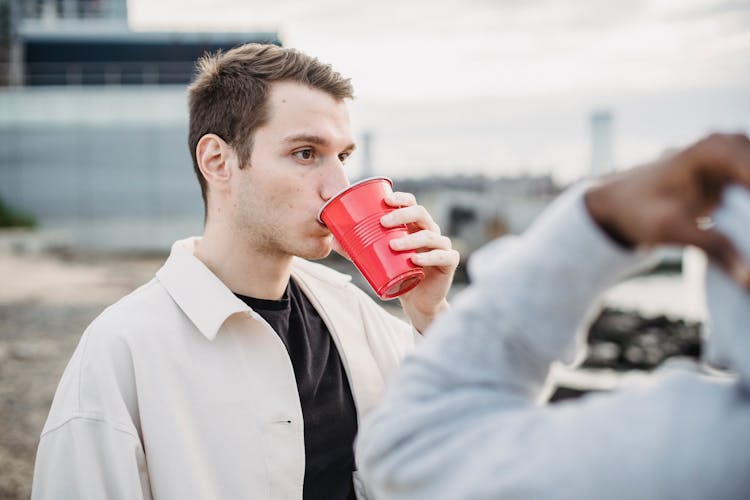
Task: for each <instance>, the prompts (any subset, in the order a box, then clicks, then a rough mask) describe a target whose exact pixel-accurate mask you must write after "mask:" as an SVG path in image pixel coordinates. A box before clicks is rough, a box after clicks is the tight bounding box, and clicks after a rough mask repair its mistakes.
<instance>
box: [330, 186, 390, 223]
mask: <svg viewBox="0 0 750 500" xmlns="http://www.w3.org/2000/svg"><path fill="white" fill-rule="evenodd" d="M379 180H384V181H388V184H390V185H391V186H393V181H392V180H391V179H390V178H389V177H385V176H382V175H376V176H374V177H367V178H365V179H361V180H359V181H357V182H355V183H354V184H351V185H349V186H347V187H345V188H344V189H341V190H340V191H339V192H338V193H336V194H334V195H333V196H331V198H330V199H329V200H328V201H327V202H325V203H324V204H323V206H322V207H320V210H318V222H320V223H321V224H324V222H323V219H321V218H320V216H321V215H323V210H325V209H326V207H327V206H328V205H329V204H330V203H331V202H333V201H334V200H336V199H337V198H339V197H341V195H343V194H344V193H346V192H348V191H349V190H351V189H354V188H355V187H357V186H359V185H360V184H364V183H366V182H370V181H379Z"/></svg>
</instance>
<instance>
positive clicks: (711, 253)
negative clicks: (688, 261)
mask: <svg viewBox="0 0 750 500" xmlns="http://www.w3.org/2000/svg"><path fill="white" fill-rule="evenodd" d="M673 231H674V234H673V235H672V238H673V239H674V241H675V242H676V243H683V244H688V245H693V246H696V247H698V248H700V249H701V250H703V251H704V252H705V253H706V255H707V256H708V258H709V259H711V261H713V262H715V263H716V264H717V265H718V266H719V267H721V268H722V269H724V271H726V272H727V273H728V274H729V275H730V276H732V278H733V279H734V280H735V281H737V282H738V283H739V284H740V285H741V286H743V287H745V288H750V263H748V262H746V261H745V259H743V258H742V256H741V255H740V253H739V252H738V251H737V249H736V248H735V246H734V245H733V244H732V242H731V240H729V238H727V237H726V236H724V235H723V234H721V233H720V232H718V231H716V230H715V229H701V228H699V227H698V226H697V225H696V224H694V223H691V221H689V220H685V221H684V222H681V223H675V224H674V226H673Z"/></svg>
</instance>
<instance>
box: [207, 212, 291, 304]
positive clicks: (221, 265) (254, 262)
mask: <svg viewBox="0 0 750 500" xmlns="http://www.w3.org/2000/svg"><path fill="white" fill-rule="evenodd" d="M195 256H196V257H197V258H198V259H199V260H200V261H201V262H203V263H204V264H205V265H206V267H208V268H209V269H210V270H211V272H213V273H214V274H215V275H216V276H217V277H218V278H219V279H220V280H221V281H222V282H223V283H224V284H225V285H226V286H227V288H229V289H230V290H231V291H232V292H234V293H238V294H240V295H246V296H248V297H255V298H258V299H268V300H278V299H280V298H281V297H282V296H283V295H284V290H286V287H287V284H288V283H289V276H290V274H291V265H292V257H291V256H288V255H271V254H269V253H267V252H266V253H264V252H262V251H260V250H259V249H257V248H256V247H255V246H254V245H253V244H252V242H249V241H246V239H243V238H242V237H241V236H239V235H236V233H235V234H234V235H232V233H231V232H228V231H213V230H210V228H209V227H206V232H205V234H204V236H203V238H202V239H201V240H200V241H199V242H197V244H196V246H195Z"/></svg>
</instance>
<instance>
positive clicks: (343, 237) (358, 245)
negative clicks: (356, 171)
mask: <svg viewBox="0 0 750 500" xmlns="http://www.w3.org/2000/svg"><path fill="white" fill-rule="evenodd" d="M391 186H393V182H391V180H390V179H388V178H387V177H372V178H369V179H364V180H361V181H359V182H357V183H355V184H352V185H351V186H349V187H348V188H346V189H345V190H344V191H342V192H340V193H338V194H337V195H336V196H334V197H333V198H331V199H330V200H328V201H327V202H326V204H325V205H323V207H322V208H321V209H320V212H318V220H319V221H320V222H322V223H323V224H325V225H326V226H327V227H328V229H329V230H330V231H331V233H333V236H334V238H336V240H338V242H339V244H341V247H342V248H343V249H344V250H345V251H346V253H347V254H349V257H350V258H351V259H352V262H354V265H355V266H357V269H359V271H360V272H361V273H362V275H363V276H364V277H365V279H366V280H367V282H368V283H369V284H370V286H371V287H372V289H373V290H375V293H376V294H377V295H378V297H380V298H381V299H384V300H388V299H393V298H395V297H398V296H399V295H402V294H404V293H406V292H408V291H409V290H411V289H412V288H414V287H415V286H417V285H418V284H419V282H420V281H422V279H423V278H424V271H422V268H421V267H419V266H417V265H416V264H414V263H413V262H412V261H411V258H410V257H411V256H412V255H414V253H415V252H414V251H413V250H407V251H403V252H399V251H396V250H393V249H391V247H390V245H389V242H390V241H391V240H392V239H394V238H399V237H401V236H404V235H406V234H409V231H408V230H407V229H406V226H399V227H390V228H387V227H383V226H382V225H381V224H380V218H381V217H383V215H385V214H387V213H388V212H392V211H393V210H395V208H393V207H391V206H389V205H387V204H386V203H385V200H384V198H385V197H386V195H388V194H390V193H392V192H393V191H392V190H391Z"/></svg>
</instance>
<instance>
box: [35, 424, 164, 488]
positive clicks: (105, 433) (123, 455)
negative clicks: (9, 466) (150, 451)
mask: <svg viewBox="0 0 750 500" xmlns="http://www.w3.org/2000/svg"><path fill="white" fill-rule="evenodd" d="M31 498H32V499H34V500H65V499H71V500H73V499H81V500H83V499H90V500H95V499H102V498H107V499H122V500H126V499H127V500H147V499H150V498H151V492H150V489H149V482H148V474H147V471H146V458H145V455H144V453H143V448H142V446H141V443H140V440H139V439H138V437H137V436H133V435H132V434H130V432H129V431H128V430H126V429H123V428H118V426H116V425H112V423H110V422H108V421H107V420H106V419H104V418H103V417H102V416H100V415H96V414H88V415H76V416H73V417H72V418H71V419H70V420H68V421H67V422H65V423H64V424H62V425H60V426H59V427H57V428H55V429H52V430H50V431H48V432H46V433H45V434H44V435H42V437H41V440H40V443H39V448H38V450H37V457H36V464H35V466H34V484H33V489H32V495H31Z"/></svg>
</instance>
